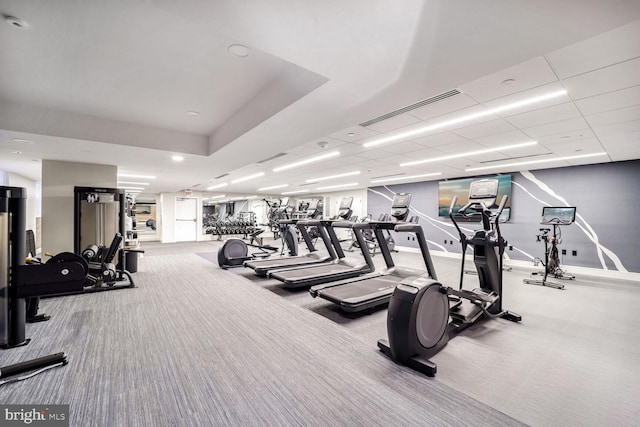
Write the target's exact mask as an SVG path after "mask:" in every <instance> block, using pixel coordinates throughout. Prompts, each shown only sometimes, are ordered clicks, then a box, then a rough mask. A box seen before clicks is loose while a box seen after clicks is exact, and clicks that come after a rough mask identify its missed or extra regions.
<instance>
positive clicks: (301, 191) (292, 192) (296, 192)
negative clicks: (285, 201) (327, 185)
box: [280, 190, 309, 196]
mask: <svg viewBox="0 0 640 427" xmlns="http://www.w3.org/2000/svg"><path fill="white" fill-rule="evenodd" d="M308 192H309V190H296V191H285V192H284V193H280V194H282V195H283V196H286V195H287V194H298V193H308Z"/></svg>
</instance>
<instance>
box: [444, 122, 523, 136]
mask: <svg viewBox="0 0 640 427" xmlns="http://www.w3.org/2000/svg"><path fill="white" fill-rule="evenodd" d="M515 129H516V128H515V127H513V126H512V125H511V124H510V123H509V122H507V121H506V120H504V119H497V120H491V121H490V122H484V123H480V124H477V125H473V126H467V127H463V128H461V129H456V130H455V131H454V132H455V133H457V134H458V135H461V136H464V137H465V138H468V139H475V138H482V137H485V136H490V135H496V134H500V133H505V132H510V131H512V130H515Z"/></svg>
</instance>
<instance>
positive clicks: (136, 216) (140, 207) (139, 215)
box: [131, 196, 158, 237]
mask: <svg viewBox="0 0 640 427" xmlns="http://www.w3.org/2000/svg"><path fill="white" fill-rule="evenodd" d="M131 218H132V220H133V230H134V232H135V233H136V234H137V235H138V237H142V236H155V235H157V234H158V219H157V204H156V199H155V197H140V196H138V197H136V199H135V201H134V202H133V204H132V206H131Z"/></svg>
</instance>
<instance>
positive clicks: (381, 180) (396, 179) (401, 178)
mask: <svg viewBox="0 0 640 427" xmlns="http://www.w3.org/2000/svg"><path fill="white" fill-rule="evenodd" d="M438 175H442V172H433V173H423V174H421V175H410V176H397V177H395V178H380V179H372V180H371V182H372V183H376V182H387V181H400V180H403V179H414V178H427V177H429V176H438Z"/></svg>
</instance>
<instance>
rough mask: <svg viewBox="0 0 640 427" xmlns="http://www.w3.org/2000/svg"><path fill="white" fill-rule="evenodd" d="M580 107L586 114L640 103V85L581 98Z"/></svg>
mask: <svg viewBox="0 0 640 427" xmlns="http://www.w3.org/2000/svg"><path fill="white" fill-rule="evenodd" d="M575 103H576V105H577V106H578V109H580V111H581V112H582V114H584V115H585V116H589V115H591V114H596V113H602V112H605V111H611V110H617V109H619V108H624V107H631V106H633V105H638V104H640V85H638V86H633V87H630V88H626V89H621V90H617V91H615V92H609V93H605V94H602V95H596V96H592V97H589V98H584V99H579V100H577V101H576V102H575Z"/></svg>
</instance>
